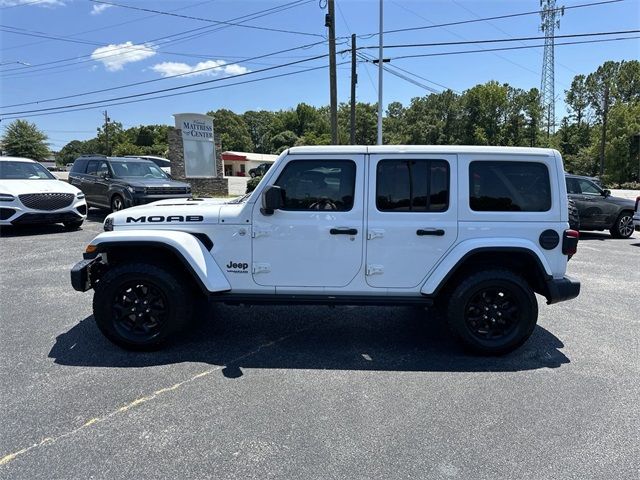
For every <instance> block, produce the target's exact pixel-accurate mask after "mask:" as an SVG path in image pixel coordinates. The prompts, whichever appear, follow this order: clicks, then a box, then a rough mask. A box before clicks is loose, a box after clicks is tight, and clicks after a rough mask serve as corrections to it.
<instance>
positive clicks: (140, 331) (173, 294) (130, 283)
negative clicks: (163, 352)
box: [93, 263, 193, 350]
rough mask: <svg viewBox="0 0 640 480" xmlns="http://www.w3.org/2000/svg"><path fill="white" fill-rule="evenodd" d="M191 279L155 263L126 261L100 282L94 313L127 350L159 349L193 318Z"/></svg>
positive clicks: (99, 323)
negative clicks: (189, 280) (126, 262)
mask: <svg viewBox="0 0 640 480" xmlns="http://www.w3.org/2000/svg"><path fill="white" fill-rule="evenodd" d="M188 285H189V283H188V282H187V281H185V280H184V279H183V278H182V276H180V275H176V272H173V271H171V270H168V269H166V268H164V267H160V266H157V265H154V264H148V263H129V264H122V265H119V266H116V267H114V268H112V269H111V270H109V271H107V272H106V273H105V274H104V275H103V277H102V278H101V279H100V281H99V282H98V283H97V284H96V287H95V293H94V296H93V315H94V318H95V321H96V324H97V326H98V328H99V329H100V331H101V332H102V333H103V334H104V336H105V337H107V338H108V339H109V340H110V341H111V342H113V343H115V344H116V345H118V346H119V347H122V348H125V349H127V350H156V349H158V348H160V347H161V346H163V345H164V344H165V343H166V342H167V341H169V340H170V339H171V338H172V336H173V335H174V334H175V333H177V332H179V331H180V330H182V329H183V327H184V326H185V325H186V323H187V322H188V320H189V319H190V318H191V308H192V303H193V302H192V295H191V292H190V290H189V288H188Z"/></svg>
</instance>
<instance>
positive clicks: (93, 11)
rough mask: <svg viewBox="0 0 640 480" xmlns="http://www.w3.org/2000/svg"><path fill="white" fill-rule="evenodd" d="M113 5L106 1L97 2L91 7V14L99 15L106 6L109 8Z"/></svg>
mask: <svg viewBox="0 0 640 480" xmlns="http://www.w3.org/2000/svg"><path fill="white" fill-rule="evenodd" d="M111 7H113V5H109V4H108V3H97V4H95V5H94V6H93V8H92V9H91V15H100V14H101V13H102V12H104V11H105V10H106V9H107V8H111Z"/></svg>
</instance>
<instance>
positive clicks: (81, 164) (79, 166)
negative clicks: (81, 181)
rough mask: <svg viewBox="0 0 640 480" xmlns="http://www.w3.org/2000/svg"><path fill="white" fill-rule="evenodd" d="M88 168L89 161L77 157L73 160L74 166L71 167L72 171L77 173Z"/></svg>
mask: <svg viewBox="0 0 640 480" xmlns="http://www.w3.org/2000/svg"><path fill="white" fill-rule="evenodd" d="M86 169H87V161H86V160H81V159H77V160H75V161H74V162H73V166H72V167H71V171H72V172H75V173H84V172H85V171H86Z"/></svg>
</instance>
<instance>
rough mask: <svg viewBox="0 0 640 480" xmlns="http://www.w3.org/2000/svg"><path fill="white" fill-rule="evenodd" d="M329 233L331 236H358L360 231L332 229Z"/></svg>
mask: <svg viewBox="0 0 640 480" xmlns="http://www.w3.org/2000/svg"><path fill="white" fill-rule="evenodd" d="M329 233H330V234H331V235H357V234H358V230H357V229H355V228H332V229H331V230H329Z"/></svg>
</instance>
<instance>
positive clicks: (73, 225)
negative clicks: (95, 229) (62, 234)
mask: <svg viewBox="0 0 640 480" xmlns="http://www.w3.org/2000/svg"><path fill="white" fill-rule="evenodd" d="M83 222H84V220H78V221H77V222H64V223H63V225H64V228H65V229H67V230H77V229H79V228H80V227H81V226H82V223H83Z"/></svg>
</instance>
